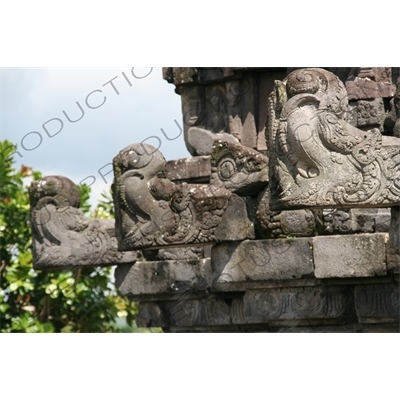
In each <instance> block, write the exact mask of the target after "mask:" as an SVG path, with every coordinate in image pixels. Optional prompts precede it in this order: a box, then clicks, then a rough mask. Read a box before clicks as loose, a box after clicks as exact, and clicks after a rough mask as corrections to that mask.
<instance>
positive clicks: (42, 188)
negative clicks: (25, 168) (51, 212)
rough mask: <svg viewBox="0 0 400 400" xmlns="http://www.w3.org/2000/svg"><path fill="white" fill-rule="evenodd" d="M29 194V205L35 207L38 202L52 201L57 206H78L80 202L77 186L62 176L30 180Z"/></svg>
mask: <svg viewBox="0 0 400 400" xmlns="http://www.w3.org/2000/svg"><path fill="white" fill-rule="evenodd" d="M29 195H30V199H31V200H30V201H31V207H35V206H36V205H37V204H38V203H39V202H40V203H42V202H45V203H46V202H47V201H52V202H53V203H55V204H56V205H57V207H68V206H71V207H75V208H78V207H79V202H80V193H79V190H78V188H77V186H76V185H75V183H74V182H72V181H71V180H70V179H68V178H66V177H64V176H46V177H44V178H42V179H40V180H39V181H36V182H32V183H31V186H30V188H29ZM44 199H45V200H44Z"/></svg>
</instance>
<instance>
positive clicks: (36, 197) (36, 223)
mask: <svg viewBox="0 0 400 400" xmlns="http://www.w3.org/2000/svg"><path fill="white" fill-rule="evenodd" d="M29 194H30V203H31V215H30V224H31V229H32V234H33V264H34V267H35V268H36V269H63V268H72V267H83V266H98V265H113V264H122V263H127V262H134V261H135V260H136V256H137V253H136V252H132V251H130V252H126V253H124V252H120V251H118V243H117V239H116V237H115V228H114V225H115V222H114V220H111V219H110V220H95V219H90V218H87V217H86V216H85V215H84V214H83V212H82V211H81V210H80V209H79V208H78V207H79V202H80V194H79V190H78V188H77V186H76V185H75V184H74V183H73V182H72V181H71V180H69V179H68V178H65V177H63V176H47V177H45V178H43V179H41V180H40V181H37V182H32V184H31V186H30V190H29Z"/></svg>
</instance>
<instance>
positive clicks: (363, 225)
mask: <svg viewBox="0 0 400 400" xmlns="http://www.w3.org/2000/svg"><path fill="white" fill-rule="evenodd" d="M323 222H324V231H325V233H328V234H346V233H373V232H387V231H388V229H389V224H390V210H389V209H385V208H382V209H380V208H352V209H325V210H323Z"/></svg>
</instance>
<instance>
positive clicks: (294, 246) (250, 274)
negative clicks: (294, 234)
mask: <svg viewBox="0 0 400 400" xmlns="http://www.w3.org/2000/svg"><path fill="white" fill-rule="evenodd" d="M311 244H312V241H311V239H309V238H304V239H303V238H301V239H277V240H252V241H244V242H235V243H223V244H220V245H216V246H214V247H213V248H212V252H211V260H212V261H211V266H212V279H211V280H212V282H213V284H214V286H215V285H218V284H226V283H235V282H251V281H265V280H271V279H273V280H278V279H299V278H301V277H303V276H305V275H311V274H312V273H313V261H312V248H311ZM215 287H217V286H215ZM225 290H226V285H225Z"/></svg>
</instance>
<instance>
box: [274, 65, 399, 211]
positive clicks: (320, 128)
mask: <svg viewBox="0 0 400 400" xmlns="http://www.w3.org/2000/svg"><path fill="white" fill-rule="evenodd" d="M285 91H286V92H285ZM347 108H348V100H347V92H346V88H345V86H344V84H343V83H342V82H341V81H340V79H339V78H337V77H336V76H335V75H334V74H332V73H331V72H328V71H325V70H323V69H318V68H307V69H302V70H296V71H294V72H292V73H291V74H290V75H289V76H288V77H287V78H286V79H285V80H284V81H283V82H277V85H276V91H275V92H274V93H272V94H271V96H270V123H269V128H268V135H269V141H270V143H269V144H270V146H269V148H270V151H271V154H270V175H271V176H270V181H271V185H270V188H271V209H272V210H283V209H296V208H297V209H299V208H324V207H331V206H334V207H336V208H337V207H343V208H349V207H350V208H351V207H382V206H388V207H389V206H393V205H398V204H400V185H399V181H400V179H399V177H400V140H399V139H397V138H391V139H392V140H391V141H390V142H389V141H385V140H383V138H382V135H381V133H380V132H379V130H378V129H376V128H374V129H371V130H365V131H364V130H361V129H358V128H356V127H354V126H352V125H350V124H349V123H347V122H346V120H345V116H346V111H347Z"/></svg>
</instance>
